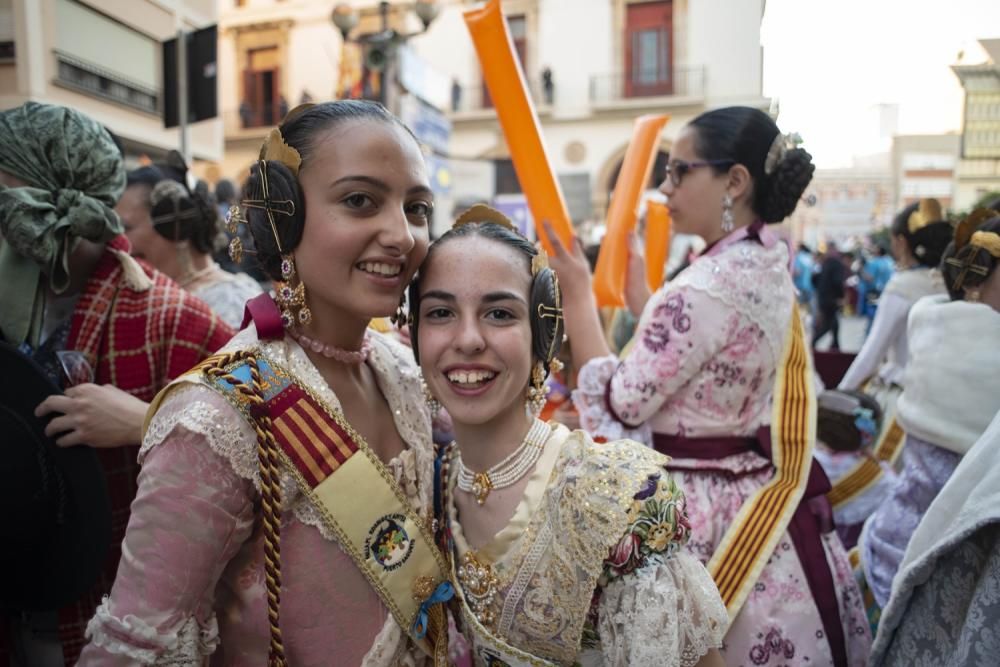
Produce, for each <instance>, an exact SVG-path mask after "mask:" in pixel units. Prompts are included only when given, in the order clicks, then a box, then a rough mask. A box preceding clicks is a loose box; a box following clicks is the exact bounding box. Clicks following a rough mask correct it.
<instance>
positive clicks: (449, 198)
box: [219, 0, 770, 232]
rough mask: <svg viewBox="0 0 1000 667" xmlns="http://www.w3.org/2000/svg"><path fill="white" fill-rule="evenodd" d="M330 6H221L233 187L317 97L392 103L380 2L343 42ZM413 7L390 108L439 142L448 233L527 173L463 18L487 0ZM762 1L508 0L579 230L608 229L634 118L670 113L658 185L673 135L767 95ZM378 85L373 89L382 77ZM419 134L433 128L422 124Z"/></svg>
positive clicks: (259, 2) (762, 103)
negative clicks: (460, 214) (380, 58)
mask: <svg viewBox="0 0 1000 667" xmlns="http://www.w3.org/2000/svg"><path fill="white" fill-rule="evenodd" d="M336 4H338V3H337V2H334V1H333V0H329V1H325V2H321V1H306V0H222V4H221V10H220V39H219V72H220V80H221V89H220V100H221V104H220V107H221V109H222V112H223V116H224V118H225V136H226V156H225V160H224V162H223V164H222V168H221V171H222V173H223V174H225V175H227V176H229V177H233V178H236V179H242V178H243V177H245V175H246V169H247V167H248V166H249V164H250V163H251V162H252V160H253V159H254V157H255V155H256V151H257V150H258V148H259V146H260V142H261V140H262V139H263V138H264V136H265V134H266V131H267V129H268V128H269V126H270V125H271V124H273V123H274V122H276V120H278V119H280V118H281V117H282V116H283V112H284V111H286V110H287V109H288V108H290V107H294V106H295V105H296V104H298V103H299V102H301V101H305V100H324V99H331V98H334V97H343V96H355V97H374V98H379V96H380V94H381V93H380V88H381V84H382V81H379V80H378V78H377V77H376V78H374V79H373V78H372V75H371V72H370V71H369V69H368V67H367V65H368V64H369V63H367V62H366V61H365V55H364V52H363V50H362V47H360V46H359V45H358V44H357V43H356V41H357V38H358V36H359V35H365V34H369V35H370V34H372V33H375V32H377V31H378V30H379V29H380V27H381V25H380V21H381V20H382V17H381V16H380V15H379V6H378V5H379V3H377V2H374V1H373V0H352V1H351V2H348V3H346V4H348V5H350V6H351V7H352V8H353V9H354V10H355V11H357V12H358V15H359V20H360V22H359V25H358V26H357V28H356V29H355V30H353V31H352V32H351V33H350V39H349V40H348V42H346V43H345V42H344V40H343V39H342V37H341V34H340V32H339V31H338V30H337V29H336V28H334V25H333V23H332V21H331V12H332V10H333V8H334V6H335V5H336ZM412 5H413V3H409V2H407V3H403V2H398V3H391V4H390V5H389V7H388V15H387V16H386V20H387V22H388V25H389V27H391V28H392V29H394V30H396V31H397V32H398V33H403V34H407V35H411V37H410V38H409V39H408V40H407V43H406V45H405V47H402V48H400V49H398V50H397V52H396V55H395V57H394V61H393V75H392V76H390V77H387V78H386V87H385V88H386V94H385V96H384V97H383V98H382V99H384V100H386V101H387V103H388V106H389V107H390V109H391V110H392V111H394V112H395V113H397V114H399V115H400V116H401V117H402V118H403V120H404V121H406V122H407V123H408V124H409V125H411V127H412V126H417V127H416V128H415V129H416V130H417V134H418V136H419V137H420V139H421V141H423V142H424V143H425V146H426V147H427V150H426V153H427V154H428V156H429V159H430V160H431V162H432V169H431V172H432V181H433V183H434V186H435V190H436V194H437V206H436V209H437V211H439V213H440V215H439V216H438V218H439V219H436V220H435V227H436V230H435V231H437V232H440V231H442V230H443V229H444V227H443V225H447V222H448V220H450V218H451V215H452V213H453V211H454V210H455V209H456V208H460V207H463V206H465V205H467V204H469V203H472V202H476V201H490V202H493V203H495V204H498V205H500V206H501V207H505V209H506V210H510V211H512V212H513V214H515V215H517V214H519V213H520V212H522V211H523V210H524V201H523V195H521V188H520V185H519V183H518V182H517V177H516V175H515V174H514V170H513V165H512V163H511V161H510V153H509V151H508V148H507V145H506V142H505V140H504V137H503V134H502V132H501V130H500V127H499V124H498V122H497V117H496V113H495V111H494V109H493V107H492V102H491V100H490V98H489V94H488V93H487V92H486V91H485V90H484V87H483V83H482V76H481V70H480V67H479V61H478V59H477V57H476V52H475V49H474V47H473V44H472V41H471V39H470V37H469V33H468V30H467V29H466V27H465V24H464V21H463V19H462V12H463V11H465V10H468V9H471V8H474V7H476V6H479V5H481V2H472V1H469V0H459V1H453V2H448V3H445V2H440V0H439V1H438V2H437V6H438V7H439V13H438V15H437V17H436V18H435V19H434V20H433V22H432V23H431V24H430V26H429V29H427V30H426V31H423V26H421V24H420V22H419V21H418V20H417V18H416V16H415V15H414V12H413V11H412ZM763 5H764V3H763V1H762V0H749V1H746V2H739V3H731V2H726V0H699V1H698V2H692V1H690V0H654V1H649V0H647V1H630V0H587V1H585V2H581V1H580V0H504V1H503V3H502V7H503V11H504V13H505V15H506V17H507V22H508V25H509V27H510V31H511V35H512V39H513V40H514V45H515V49H516V50H517V54H518V57H519V59H520V61H521V65H522V68H523V70H524V72H525V78H526V80H527V82H528V86H529V89H530V92H531V94H532V98H533V100H534V103H535V106H536V109H537V111H538V115H539V119H540V122H541V125H542V131H543V133H544V142H545V144H546V147H547V150H548V154H549V159H550V161H551V163H552V167H553V169H554V171H555V172H556V174H557V176H558V178H559V181H560V184H561V186H562V189H563V192H564V195H565V197H566V200H567V205H568V208H569V210H570V214H571V216H572V218H573V220H574V222H576V223H578V224H580V223H584V222H587V221H599V220H603V217H604V214H605V212H606V210H607V206H608V202H609V197H610V192H611V190H612V188H613V186H614V182H615V179H616V178H617V173H618V170H619V169H620V166H621V161H622V158H623V157H624V155H625V149H626V148H627V145H628V141H629V138H630V136H631V132H632V124H633V121H634V120H635V118H636V117H638V116H640V115H642V114H646V113H668V114H670V115H671V121H670V123H669V124H668V125H667V127H666V128H665V130H664V133H663V137H662V143H661V154H660V155H659V157H658V161H657V168H656V169H655V170H654V175H653V177H652V178H651V181H650V185H651V186H652V185H654V184H655V182H656V180H657V179H659V178H662V176H663V172H662V169H663V166H664V165H665V162H666V154H667V151H668V150H669V146H670V141H671V138H672V137H674V136H676V134H677V132H678V131H679V130H680V128H681V127H682V126H683V125H684V123H685V122H687V121H688V120H690V119H692V118H693V117H694V116H696V115H697V114H699V113H701V112H702V111H705V110H706V109H708V108H711V107H715V106H724V105H729V104H747V105H751V106H755V107H758V108H762V109H765V110H767V109H768V108H769V106H770V102H769V100H767V99H765V98H763V97H762V96H761V78H762V53H761V46H760V23H761V19H762V16H763ZM373 81H374V83H373ZM419 128H426V131H423V130H421V129H419Z"/></svg>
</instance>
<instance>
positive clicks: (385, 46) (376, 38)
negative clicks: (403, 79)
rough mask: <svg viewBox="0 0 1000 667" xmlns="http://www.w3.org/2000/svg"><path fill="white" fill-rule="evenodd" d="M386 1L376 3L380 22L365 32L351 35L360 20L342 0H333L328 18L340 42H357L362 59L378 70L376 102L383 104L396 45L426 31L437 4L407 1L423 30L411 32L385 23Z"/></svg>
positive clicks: (435, 13) (386, 21) (387, 3)
mask: <svg viewBox="0 0 1000 667" xmlns="http://www.w3.org/2000/svg"><path fill="white" fill-rule="evenodd" d="M390 6H391V3H390V2H386V1H385V0H383V1H382V2H379V4H378V10H379V16H380V17H381V19H382V21H381V23H382V25H381V29H380V30H379V32H375V33H365V34H362V35H358V36H356V37H354V38H353V39H352V38H351V37H350V36H349V35H350V32H351V31H352V30H354V28H356V27H357V25H358V23H359V22H360V18H359V16H358V12H357V10H356V9H354V8H353V7H352V6H351V5H350V4H348V3H346V2H340V3H337V5H336V6H335V7H334V8H333V14H332V15H331V17H330V18H331V20H332V21H333V25H335V26H336V27H337V30H339V31H340V35H341V37H343V39H344V42H345V43H346V42H349V41H353V42H356V43H357V44H360V45H361V47H362V49H363V53H364V62H365V65H366V67H367V68H368V69H370V70H374V71H378V72H381V73H382V85H381V86H379V95H378V97H379V102H381V103H382V104H386V97H387V95H386V88H387V86H386V84H387V82H388V81H390V69H391V67H392V63H393V61H394V60H395V55H396V48H397V47H398V46H399V45H400V44H403V43H405V42H406V41H407V40H408V39H410V38H411V37H414V36H416V35H419V34H421V33H423V32H426V31H427V29H428V28H430V25H431V23H432V22H433V21H434V19H435V18H437V15H438V13H439V12H440V10H441V8H440V7H439V6H438V4H437V2H436V0H416V2H414V3H412V4H411V5H410V9H412V10H413V13H414V14H416V15H417V18H418V19H420V22H421V23H422V24H423V26H424V27H423V30H420V31H417V32H413V33H401V32H397V31H396V30H394V29H392V28H390V27H389V8H390Z"/></svg>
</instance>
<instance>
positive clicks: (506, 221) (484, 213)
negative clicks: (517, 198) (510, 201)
mask: <svg viewBox="0 0 1000 667" xmlns="http://www.w3.org/2000/svg"><path fill="white" fill-rule="evenodd" d="M477 222H492V223H493V224H494V225H500V226H501V227H505V228H507V229H509V230H510V231H512V232H516V233H517V234H518V235H521V230H519V229H518V228H517V227H516V226H515V225H514V223H513V222H511V220H510V218H508V217H507V216H506V215H504V214H503V213H501V212H500V211H498V210H496V209H495V208H493V207H492V206H487V205H486V204H473V205H472V206H470V207H469V208H468V209H467V210H466V211H464V212H463V213H462V215H460V216H458V219H457V220H455V224H453V225H452V226H451V228H452V229H458V228H459V227H461V226H463V225H471V224H475V223H477Z"/></svg>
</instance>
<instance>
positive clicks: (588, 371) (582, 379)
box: [573, 355, 652, 445]
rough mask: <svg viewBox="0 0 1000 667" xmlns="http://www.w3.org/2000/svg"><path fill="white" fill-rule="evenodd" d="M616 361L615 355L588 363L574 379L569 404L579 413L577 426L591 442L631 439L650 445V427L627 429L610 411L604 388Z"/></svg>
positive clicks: (609, 382)
mask: <svg viewBox="0 0 1000 667" xmlns="http://www.w3.org/2000/svg"><path fill="white" fill-rule="evenodd" d="M619 363H620V362H619V360H618V358H617V357H615V356H611V355H609V356H606V357H598V358H596V359H591V360H590V361H588V362H587V363H586V364H585V365H584V367H583V368H581V369H580V374H579V376H578V378H577V388H576V389H575V390H574V391H573V404H574V405H575V406H576V410H577V412H578V413H579V414H580V427H581V428H582V429H583V430H585V431H587V432H588V433H590V434H591V435H592V436H593V437H594V438H595V439H604V440H606V441H610V440H624V439H626V438H627V439H631V440H636V441H638V442H642V443H645V444H647V445H648V444H650V443H651V442H652V432H651V431H650V428H649V427H648V426H647V425H645V424H643V425H640V426H638V427H635V428H633V427H629V426H627V425H626V424H624V423H623V422H622V421H621V420H620V419H618V417H617V415H615V414H614V412H613V411H612V409H611V406H610V401H609V398H610V397H609V396H608V387H609V386H610V384H611V378H612V377H613V376H614V374H615V371H616V370H617V369H618V364H619Z"/></svg>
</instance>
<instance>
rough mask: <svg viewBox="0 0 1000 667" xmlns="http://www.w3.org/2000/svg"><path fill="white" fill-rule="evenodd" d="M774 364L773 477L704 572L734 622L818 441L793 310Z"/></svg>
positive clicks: (805, 356) (808, 372) (807, 365)
mask: <svg viewBox="0 0 1000 667" xmlns="http://www.w3.org/2000/svg"><path fill="white" fill-rule="evenodd" d="M789 329H790V330H789V333H788V335H787V336H786V341H785V349H784V351H783V353H782V357H781V363H780V365H779V367H778V373H777V380H776V383H775V389H774V413H773V416H772V425H771V447H772V451H771V455H772V462H773V464H774V467H775V474H774V477H773V478H772V479H771V480H770V481H769V482H768V483H767V484H766V485H765V486H763V487H761V488H760V489H759V490H758V491H757V492H756V493H755V494H754V495H753V496H751V497H750V498H748V499H747V500H746V502H745V503H744V504H743V507H742V508H740V512H739V514H737V516H736V518H735V520H734V521H733V524H732V525H731V526H730V527H729V529H728V530H727V531H726V534H725V535H723V537H722V541H721V542H720V544H719V547H718V548H717V549H716V551H715V554H714V555H713V556H712V560H711V561H709V563H708V570H709V572H710V573H711V574H712V578H713V579H714V580H715V583H716V585H717V586H718V588H719V593H720V594H721V596H722V600H723V602H725V604H726V609H727V611H728V612H729V619H730V621H732V619H734V618H735V617H736V615H737V614H738V613H739V611H740V608H742V606H743V603H744V601H745V600H746V598H747V595H748V594H749V592H750V590H751V589H752V588H753V586H754V585H755V584H756V582H757V579H758V577H759V576H760V573H761V571H762V570H763V568H764V565H765V564H766V563H767V560H768V558H770V556H771V553H772V552H773V551H774V548H775V547H776V546H777V543H778V541H779V540H780V539H781V536H782V535H783V534H784V532H785V530H786V529H787V527H788V523H789V522H790V521H791V518H792V515H793V514H794V513H795V510H796V509H797V507H798V505H799V501H800V500H801V499H802V495H803V494H804V493H805V488H806V482H807V481H808V477H809V468H810V465H811V464H812V450H813V446H814V443H815V439H816V397H815V392H814V390H813V385H812V364H811V359H810V357H809V351H808V349H807V348H806V345H805V338H804V334H803V331H802V321H801V320H800V318H799V316H798V311H797V309H794V308H793V310H792V313H791V317H790V324H789Z"/></svg>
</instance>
